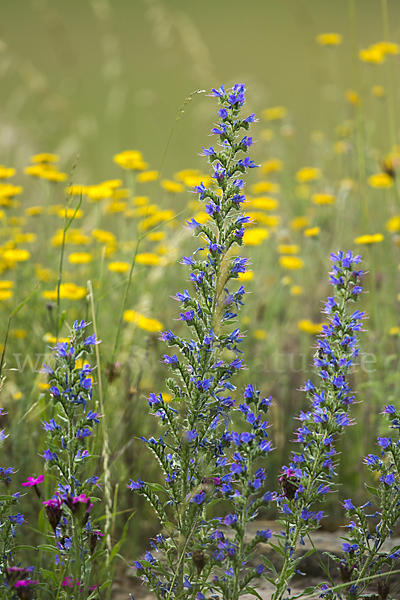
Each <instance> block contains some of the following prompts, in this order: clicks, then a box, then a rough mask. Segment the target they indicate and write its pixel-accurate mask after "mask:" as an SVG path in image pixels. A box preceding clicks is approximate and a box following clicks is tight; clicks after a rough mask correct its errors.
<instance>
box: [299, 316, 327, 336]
mask: <svg viewBox="0 0 400 600" xmlns="http://www.w3.org/2000/svg"><path fill="white" fill-rule="evenodd" d="M323 325H324V323H313V322H312V321H310V320H309V319H302V320H301V321H297V327H298V329H300V331H305V332H306V333H309V334H310V335H314V334H316V333H320V332H321V331H322V326H323Z"/></svg>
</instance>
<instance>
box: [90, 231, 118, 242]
mask: <svg viewBox="0 0 400 600" xmlns="http://www.w3.org/2000/svg"><path fill="white" fill-rule="evenodd" d="M92 236H93V237H94V238H95V239H96V240H97V241H98V242H100V243H101V244H113V245H114V244H115V243H116V237H115V235H114V234H113V233H111V231H104V229H93V231H92Z"/></svg>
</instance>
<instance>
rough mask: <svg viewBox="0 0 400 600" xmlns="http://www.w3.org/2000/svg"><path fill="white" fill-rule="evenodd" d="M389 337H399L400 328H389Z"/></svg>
mask: <svg viewBox="0 0 400 600" xmlns="http://www.w3.org/2000/svg"><path fill="white" fill-rule="evenodd" d="M389 335H400V327H391V328H390V329H389Z"/></svg>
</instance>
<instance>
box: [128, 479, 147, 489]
mask: <svg viewBox="0 0 400 600" xmlns="http://www.w3.org/2000/svg"><path fill="white" fill-rule="evenodd" d="M129 481H130V484H127V486H126V487H128V488H129V489H130V490H141V489H142V488H144V486H145V485H146V484H145V483H144V481H142V480H141V479H138V480H137V481H133V479H130V480H129Z"/></svg>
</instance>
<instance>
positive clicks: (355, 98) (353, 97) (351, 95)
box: [345, 90, 362, 106]
mask: <svg viewBox="0 0 400 600" xmlns="http://www.w3.org/2000/svg"><path fill="white" fill-rule="evenodd" d="M345 98H346V100H347V102H348V103H349V104H352V105H353V106H360V105H361V104H362V100H361V98H360V96H359V95H358V94H357V92H355V91H354V90H346V92H345Z"/></svg>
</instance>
